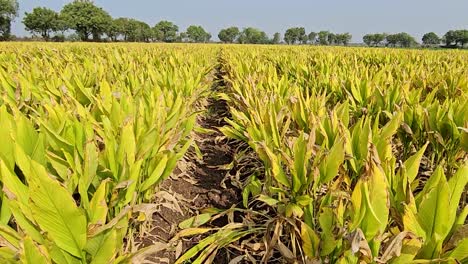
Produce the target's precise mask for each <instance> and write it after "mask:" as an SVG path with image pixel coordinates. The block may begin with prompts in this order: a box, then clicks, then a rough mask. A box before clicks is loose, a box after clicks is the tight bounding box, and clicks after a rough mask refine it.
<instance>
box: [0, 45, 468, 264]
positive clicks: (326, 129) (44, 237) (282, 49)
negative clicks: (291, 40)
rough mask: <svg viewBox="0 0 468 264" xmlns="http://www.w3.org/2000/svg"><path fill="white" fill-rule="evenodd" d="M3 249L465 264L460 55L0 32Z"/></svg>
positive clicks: (74, 255)
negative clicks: (11, 39)
mask: <svg viewBox="0 0 468 264" xmlns="http://www.w3.org/2000/svg"><path fill="white" fill-rule="evenodd" d="M0 124H1V125H0V140H1V143H0V183H1V187H2V189H1V192H0V194H1V195H0V201H1V208H0V259H1V263H18V262H19V263H70V264H74V263H96V264H98V263H180V264H182V263H220V264H223V263H230V264H236V263H308V264H309V263H310V264H312V263H314V264H315V263H401V264H403V263H468V221H467V216H468V204H467V202H468V197H467V196H468V195H467V183H468V155H467V150H468V53H467V52H466V51H429V50H424V51H423V50H403V49H386V48H345V47H319V46H315V47H306V46H300V47H286V46H255V45H251V46H249V45H246V46H240V45H214V44H205V45H196V44H192V45H187V44H173V45H170V44H117V43H113V44H84V43H80V44H70V43H68V44H44V43H41V44H34V43H4V44H0Z"/></svg>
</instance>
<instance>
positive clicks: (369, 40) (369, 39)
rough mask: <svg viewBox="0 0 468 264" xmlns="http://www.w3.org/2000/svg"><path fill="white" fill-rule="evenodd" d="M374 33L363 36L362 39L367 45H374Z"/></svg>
mask: <svg viewBox="0 0 468 264" xmlns="http://www.w3.org/2000/svg"><path fill="white" fill-rule="evenodd" d="M373 36H374V35H373V34H366V35H364V36H363V37H362V41H363V42H364V43H365V44H366V45H367V46H369V47H370V46H372V42H373Z"/></svg>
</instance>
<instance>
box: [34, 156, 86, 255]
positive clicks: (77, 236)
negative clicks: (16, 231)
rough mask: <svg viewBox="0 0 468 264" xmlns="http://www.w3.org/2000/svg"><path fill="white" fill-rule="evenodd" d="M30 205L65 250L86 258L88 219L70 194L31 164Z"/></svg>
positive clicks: (41, 168) (38, 218)
mask: <svg viewBox="0 0 468 264" xmlns="http://www.w3.org/2000/svg"><path fill="white" fill-rule="evenodd" d="M31 172H32V174H33V177H31V182H30V191H31V192H30V195H31V200H30V205H31V210H32V212H33V216H34V219H35V220H36V222H37V223H38V224H39V226H40V227H41V229H42V230H44V231H45V232H47V233H48V234H49V235H50V236H51V238H52V239H53V241H54V242H55V243H56V244H57V246H59V247H60V248H61V249H63V250H65V251H67V252H69V253H70V254H72V255H73V256H76V257H79V258H81V257H82V254H83V252H82V250H83V248H84V246H85V244H86V216H85V215H84V214H83V212H82V211H81V210H80V209H78V207H77V206H76V204H75V201H74V200H73V198H72V197H71V195H70V194H69V193H68V191H67V190H66V189H65V188H64V187H63V186H61V185H60V184H59V183H58V182H57V181H55V180H53V179H52V178H50V177H49V176H48V175H47V172H46V170H45V169H44V167H42V166H41V165H40V164H38V163H36V162H35V161H31Z"/></svg>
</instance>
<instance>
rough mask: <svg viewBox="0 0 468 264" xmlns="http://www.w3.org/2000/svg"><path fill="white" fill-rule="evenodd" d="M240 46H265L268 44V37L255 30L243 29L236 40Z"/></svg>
mask: <svg viewBox="0 0 468 264" xmlns="http://www.w3.org/2000/svg"><path fill="white" fill-rule="evenodd" d="M238 41H239V43H241V44H267V43H268V42H269V39H268V35H267V34H266V33H265V32H263V31H261V30H260V29H257V28H252V27H248V28H244V29H243V30H242V32H241V33H240V35H239V39H238Z"/></svg>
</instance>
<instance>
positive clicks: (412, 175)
mask: <svg viewBox="0 0 468 264" xmlns="http://www.w3.org/2000/svg"><path fill="white" fill-rule="evenodd" d="M428 144H429V142H428V143H426V144H425V145H424V146H423V147H422V148H421V149H420V150H419V151H418V152H416V154H414V155H413V156H411V157H409V158H408V159H407V160H406V161H405V163H404V166H405V168H406V175H407V177H408V181H409V183H410V184H411V183H412V182H413V181H414V179H416V176H418V171H419V165H420V163H421V159H422V157H423V155H424V152H425V151H426V148H427V145H428Z"/></svg>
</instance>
